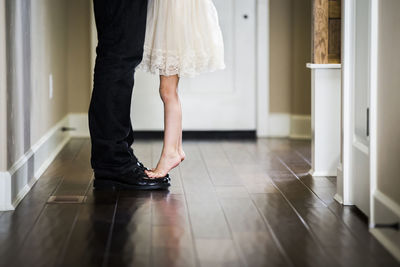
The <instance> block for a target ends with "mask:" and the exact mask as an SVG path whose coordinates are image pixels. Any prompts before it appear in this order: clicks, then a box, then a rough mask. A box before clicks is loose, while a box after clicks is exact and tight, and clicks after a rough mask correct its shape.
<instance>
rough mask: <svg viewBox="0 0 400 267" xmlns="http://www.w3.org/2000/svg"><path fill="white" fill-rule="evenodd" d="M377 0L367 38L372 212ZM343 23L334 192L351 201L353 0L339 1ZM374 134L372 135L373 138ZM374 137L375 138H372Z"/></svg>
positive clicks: (343, 200)
mask: <svg viewBox="0 0 400 267" xmlns="http://www.w3.org/2000/svg"><path fill="white" fill-rule="evenodd" d="M376 1H377V0H371V7H370V9H371V10H370V11H371V22H370V23H371V24H370V29H371V36H370V39H369V40H368V41H369V42H370V50H369V57H370V67H369V69H370V74H371V75H370V77H369V90H370V102H369V106H370V112H369V114H370V117H369V120H370V127H369V128H370V136H369V140H370V147H369V149H368V156H369V169H370V177H369V179H370V192H369V194H370V198H369V199H370V204H371V205H370V214H372V211H373V206H372V190H373V188H374V182H375V181H374V180H373V178H372V177H373V175H372V174H373V172H374V171H375V170H374V166H375V164H376V149H374V147H375V145H376V142H375V143H374V140H375V139H376V132H375V130H376V100H377V99H376V95H377V94H376V88H375V87H376V69H377V58H376V57H377V54H376V52H377V51H376V46H377V42H376V37H377V11H376V10H374V8H376V7H377V2H376ZM342 13H343V16H342V18H343V23H342V33H343V35H342V47H343V53H342V144H341V146H342V147H341V151H342V153H341V154H342V155H341V157H342V161H341V162H342V164H341V166H339V169H340V168H341V169H342V173H343V175H342V176H338V181H337V196H336V197H335V198H336V199H337V200H340V201H339V202H342V204H343V205H353V204H354V203H353V190H355V188H353V183H352V182H353V175H352V170H353V162H352V157H353V154H352V149H353V142H354V140H353V139H354V136H353V126H354V120H353V104H354V102H353V100H354V96H353V89H354V82H355V81H354V77H355V49H356V47H355V36H356V1H344V4H343V5H342ZM374 138H375V139H374ZM375 141H376V140H375Z"/></svg>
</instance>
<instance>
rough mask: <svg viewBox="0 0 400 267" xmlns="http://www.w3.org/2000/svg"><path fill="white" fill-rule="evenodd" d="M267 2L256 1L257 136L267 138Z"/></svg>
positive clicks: (268, 61) (268, 60)
mask: <svg viewBox="0 0 400 267" xmlns="http://www.w3.org/2000/svg"><path fill="white" fill-rule="evenodd" d="M269 64H270V59H269V0H259V1H257V100H256V101H257V109H256V110H257V136H258V137H267V136H268V131H269V127H270V125H269V124H268V114H269Z"/></svg>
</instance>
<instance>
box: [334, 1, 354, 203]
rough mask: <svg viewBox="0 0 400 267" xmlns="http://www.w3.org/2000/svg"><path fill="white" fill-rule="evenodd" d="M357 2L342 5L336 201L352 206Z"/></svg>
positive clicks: (346, 2)
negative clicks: (340, 173) (340, 120)
mask: <svg viewBox="0 0 400 267" xmlns="http://www.w3.org/2000/svg"><path fill="white" fill-rule="evenodd" d="M355 11H356V9H355V1H344V3H343V5H342V14H343V15H342V18H343V21H342V47H343V49H342V50H343V51H342V91H341V94H342V101H341V102H342V129H341V132H342V142H341V143H342V144H341V146H342V147H341V151H342V153H341V157H342V160H341V162H342V165H341V166H339V168H342V176H340V175H338V178H337V179H338V180H337V194H336V197H335V198H336V199H337V200H338V201H339V202H342V204H343V205H352V204H353V202H352V194H351V192H352V189H353V188H352V180H351V178H352V175H351V174H352V172H351V170H352V152H351V150H352V142H353V133H352V128H353V118H352V115H353V114H352V108H353V105H352V103H353V97H352V90H353V87H354V86H353V85H354V63H355V62H354V61H355V56H354V53H355V18H356V16H355Z"/></svg>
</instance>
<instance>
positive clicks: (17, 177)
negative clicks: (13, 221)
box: [0, 113, 89, 210]
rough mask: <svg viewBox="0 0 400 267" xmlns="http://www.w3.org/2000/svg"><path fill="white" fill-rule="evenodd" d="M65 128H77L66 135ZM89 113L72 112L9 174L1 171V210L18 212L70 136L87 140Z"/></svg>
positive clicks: (23, 157)
mask: <svg viewBox="0 0 400 267" xmlns="http://www.w3.org/2000/svg"><path fill="white" fill-rule="evenodd" d="M63 127H69V128H74V130H73V131H67V132H63V131H61V129H62V128H63ZM88 136H89V128H88V123H87V114H80V113H71V114H68V115H67V116H65V117H64V118H63V119H62V120H60V121H59V122H58V123H57V124H56V125H54V126H53V127H52V128H51V129H50V130H49V131H47V132H46V134H44V135H43V136H42V138H40V139H39V141H38V142H36V143H35V144H34V145H33V146H32V147H31V148H30V149H29V150H28V151H27V152H26V153H25V154H24V155H23V156H22V157H20V158H19V159H18V160H17V161H16V162H15V163H14V164H13V165H12V166H11V168H10V169H9V170H8V171H6V172H0V210H13V209H15V208H16V207H17V206H18V204H19V203H20V202H21V200H22V199H23V198H24V197H25V195H26V194H27V193H28V192H29V191H30V189H31V188H32V186H33V185H34V184H35V183H36V181H37V180H38V179H39V177H40V176H42V174H43V173H44V172H45V170H46V169H47V168H48V167H49V165H50V164H51V163H52V161H53V160H54V158H55V157H56V156H57V155H58V153H59V152H60V151H61V149H62V148H63V147H64V146H65V144H67V142H68V141H69V140H70V138H71V137H88Z"/></svg>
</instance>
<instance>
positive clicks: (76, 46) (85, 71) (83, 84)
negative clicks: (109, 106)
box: [67, 0, 92, 113]
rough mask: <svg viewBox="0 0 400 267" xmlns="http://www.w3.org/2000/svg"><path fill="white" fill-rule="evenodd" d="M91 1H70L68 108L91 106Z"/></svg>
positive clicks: (81, 108) (82, 110)
mask: <svg viewBox="0 0 400 267" xmlns="http://www.w3.org/2000/svg"><path fill="white" fill-rule="evenodd" d="M90 2H91V1H90V0H69V1H68V56H67V57H68V110H69V112H74V113H82V112H83V113H85V112H87V111H88V109H89V101H90V92H91V91H90V86H91V80H92V77H91V71H90V69H91V66H90V64H91V62H90V60H91V58H90V57H91V53H90V49H91V47H90V38H91V35H90V34H91V30H90V19H91V16H90V15H91V13H90V12H91V10H90Z"/></svg>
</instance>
